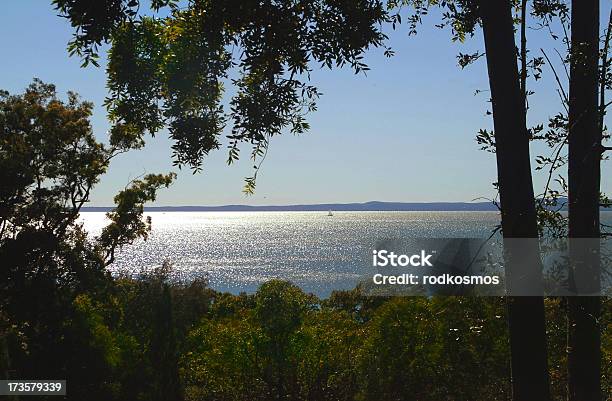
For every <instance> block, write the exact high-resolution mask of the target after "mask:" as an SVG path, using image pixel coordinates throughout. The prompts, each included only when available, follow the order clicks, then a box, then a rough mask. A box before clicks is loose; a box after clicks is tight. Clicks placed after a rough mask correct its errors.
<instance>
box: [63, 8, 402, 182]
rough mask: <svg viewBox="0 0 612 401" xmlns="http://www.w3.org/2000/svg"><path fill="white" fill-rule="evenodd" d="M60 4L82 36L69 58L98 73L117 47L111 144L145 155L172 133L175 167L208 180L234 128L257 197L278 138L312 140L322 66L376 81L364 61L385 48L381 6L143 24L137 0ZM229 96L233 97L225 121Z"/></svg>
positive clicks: (221, 11) (174, 17) (201, 14)
mask: <svg viewBox="0 0 612 401" xmlns="http://www.w3.org/2000/svg"><path fill="white" fill-rule="evenodd" d="M54 4H55V7H56V8H57V9H58V10H59V11H60V13H61V14H62V15H63V16H65V17H67V18H68V19H69V20H70V21H71V24H72V25H73V27H75V29H76V32H75V36H74V39H73V41H72V42H71V43H70V44H69V51H70V52H71V54H78V55H80V56H82V57H83V58H84V63H85V64H87V63H88V62H90V61H92V62H93V61H95V58H96V57H97V46H98V45H99V44H100V43H102V42H106V41H111V43H112V47H111V49H110V53H109V64H108V71H107V72H108V87H109V89H110V96H109V97H108V99H107V101H106V105H107V107H108V110H109V116H110V117H111V119H112V121H113V128H112V130H111V143H113V144H114V145H116V146H121V147H124V148H138V147H141V146H142V145H143V144H144V139H143V137H144V135H145V134H146V133H147V132H148V133H150V134H152V135H153V134H155V133H157V132H158V131H159V130H160V129H162V128H163V127H168V131H169V134H170V137H171V138H172V139H173V140H174V145H173V146H172V149H173V151H174V161H175V164H176V165H178V166H179V167H181V166H183V165H187V166H189V167H191V168H193V169H194V171H198V170H200V169H201V167H202V162H203V159H204V157H205V156H206V155H207V154H208V153H209V152H210V151H212V150H214V149H218V148H219V147H220V146H221V141H220V139H219V136H220V135H221V134H222V132H223V130H224V128H225V126H226V124H227V123H228V121H229V120H231V130H230V133H229V134H228V135H227V139H228V148H229V157H228V163H230V164H231V163H232V162H234V161H235V160H237V159H238V157H239V151H240V148H239V145H240V144H241V143H249V144H251V145H252V151H251V159H252V161H253V164H255V166H254V174H253V176H251V177H248V178H247V179H246V185H245V192H246V193H252V192H253V190H254V186H255V179H256V176H257V171H258V169H259V164H261V161H262V160H263V158H264V157H265V154H266V151H267V148H268V144H269V141H270V139H271V137H272V136H274V135H278V134H280V133H281V132H283V131H284V130H288V131H289V132H291V133H294V134H300V133H303V132H305V131H307V130H308V128H309V125H308V123H307V122H306V120H305V114H306V113H308V112H310V111H313V110H315V109H316V105H315V101H316V98H317V97H318V96H319V95H320V93H319V91H318V90H317V88H316V87H314V86H312V85H310V84H309V81H310V72H311V70H312V65H313V64H316V65H320V66H325V67H328V68H330V69H331V68H332V67H334V66H336V67H342V66H345V65H347V66H350V67H351V68H352V69H353V70H354V71H355V73H359V72H366V71H367V70H368V69H369V68H368V67H367V65H366V64H365V63H364V62H363V52H364V51H365V50H366V49H368V48H370V47H379V46H382V45H383V41H384V40H385V39H386V36H385V35H384V34H383V33H382V32H381V28H380V25H381V24H382V23H383V22H385V21H387V13H386V10H385V8H384V6H383V4H382V2H380V1H375V0H359V1H337V0H332V1H328V0H299V1H291V2H260V1H235V0H217V1H204V0H196V1H190V2H188V3H187V5H186V6H185V7H178V6H177V5H176V4H175V2H174V1H167V0H166V1H156V2H153V4H152V8H153V9H154V10H159V9H160V8H162V7H165V6H168V8H169V10H170V15H169V16H166V17H154V16H153V17H151V16H149V17H145V16H140V15H139V13H138V10H139V7H140V3H139V1H137V0H131V1H125V0H113V1H109V2H100V3H99V4H97V3H96V5H93V4H90V2H87V1H80V0H71V1H67V0H55V1H54ZM103 4H105V5H106V6H102V5H103ZM391 53H392V52H391V51H390V49H387V52H386V54H388V55H390V54H391ZM228 84H229V85H231V86H232V91H233V92H234V94H233V96H232V98H231V100H230V101H229V113H226V112H225V110H224V107H223V104H222V100H223V94H224V92H225V88H224V87H225V86H226V85H228ZM258 161H259V162H258Z"/></svg>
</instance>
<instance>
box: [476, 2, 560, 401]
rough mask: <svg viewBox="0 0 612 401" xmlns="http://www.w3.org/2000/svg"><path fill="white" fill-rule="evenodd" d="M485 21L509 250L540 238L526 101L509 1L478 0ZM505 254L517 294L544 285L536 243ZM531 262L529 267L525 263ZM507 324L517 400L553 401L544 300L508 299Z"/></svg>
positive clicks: (511, 284)
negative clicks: (526, 240) (532, 175)
mask: <svg viewBox="0 0 612 401" xmlns="http://www.w3.org/2000/svg"><path fill="white" fill-rule="evenodd" d="M478 6H479V12H480V17H481V21H482V27H483V33H484V40H485V49H486V58H487V67H488V72H489V86H490V89H491V101H492V105H493V125H494V130H495V146H496V157H497V175H498V185H499V193H500V203H501V215H502V231H503V235H504V248H505V250H508V249H509V248H513V247H516V242H513V241H512V240H509V239H512V238H535V239H537V237H538V228H537V216H536V209H535V201H534V193H533V184H532V180H531V162H530V157H529V138H528V135H527V126H526V116H525V114H526V112H525V102H524V99H523V96H522V92H521V86H520V80H519V74H518V68H517V51H516V45H515V42H514V24H513V20H512V11H511V2H510V0H497V1H492V0H480V1H478ZM507 255H508V256H506V261H505V262H506V282H507V284H508V286H509V288H510V290H511V291H514V292H515V293H516V292H517V291H520V290H521V289H523V290H525V291H526V292H527V293H531V295H533V294H534V293H536V292H537V288H538V287H539V286H541V280H542V264H541V261H540V253H539V247H538V244H537V240H534V241H529V242H527V243H525V242H523V243H521V246H520V251H517V250H516V249H515V252H509V253H507ZM525 261H527V263H525ZM508 323H509V330H510V350H511V369H512V398H513V400H514V401H547V400H550V390H549V377H548V367H547V353H546V330H545V320H544V299H543V298H542V297H538V296H514V297H513V296H510V297H508Z"/></svg>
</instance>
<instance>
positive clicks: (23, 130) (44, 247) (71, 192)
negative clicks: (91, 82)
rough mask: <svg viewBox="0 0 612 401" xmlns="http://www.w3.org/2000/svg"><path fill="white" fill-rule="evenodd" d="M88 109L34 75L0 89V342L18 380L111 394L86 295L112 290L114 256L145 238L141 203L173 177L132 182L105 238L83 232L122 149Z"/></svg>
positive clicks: (107, 359) (108, 351) (108, 364)
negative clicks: (86, 209)
mask: <svg viewBox="0 0 612 401" xmlns="http://www.w3.org/2000/svg"><path fill="white" fill-rule="evenodd" d="M91 111H92V104H91V103H89V102H83V101H81V100H80V99H79V97H78V95H76V94H75V93H69V94H68V97H67V100H66V101H63V100H61V99H60V98H59V97H58V96H57V93H56V90H55V87H54V86H53V85H49V84H45V83H43V82H41V81H39V80H34V82H33V83H32V84H31V85H30V86H29V87H28V88H27V90H26V91H25V92H24V93H23V94H19V95H10V94H9V93H8V92H6V91H2V92H0V181H1V182H2V186H0V260H2V269H0V311H1V314H0V317H1V318H2V320H3V321H2V322H1V323H0V327H1V328H2V332H0V337H3V338H2V341H0V344H3V343H5V341H6V338H9V339H10V340H11V341H10V342H11V345H10V346H9V351H10V355H9V356H10V361H11V369H12V370H13V371H14V377H21V378H22V377H65V378H66V379H67V380H69V381H70V380H71V379H74V381H73V383H76V385H73V386H72V387H71V396H73V397H75V399H82V398H83V397H87V398H91V399H108V398H109V392H110V391H111V389H110V388H109V387H107V386H106V384H105V383H106V381H105V380H104V378H105V377H106V375H107V374H109V372H110V370H111V369H112V365H113V360H114V359H115V358H114V356H113V352H112V347H107V346H105V345H104V343H105V341H106V340H104V338H107V337H108V336H106V335H100V333H101V331H99V330H103V327H104V326H103V325H102V324H98V321H97V320H98V319H97V318H96V317H95V316H94V315H92V314H91V313H90V311H92V310H93V309H92V308H90V307H89V306H88V305H89V304H90V302H89V301H88V300H89V299H93V300H97V299H100V298H101V297H104V295H105V294H107V293H108V291H109V287H110V286H111V280H110V275H109V272H108V271H107V270H106V267H107V265H108V264H109V263H111V262H112V258H111V257H110V255H113V254H114V252H115V249H117V248H118V247H120V246H122V245H123V244H126V243H129V242H130V241H134V240H135V239H136V238H141V237H143V236H145V235H146V233H147V230H148V228H149V227H148V226H147V225H146V224H145V223H144V222H143V221H142V218H143V216H142V210H143V209H142V204H143V203H144V202H146V201H150V200H153V199H155V193H156V190H157V189H158V188H160V187H163V186H168V185H169V184H170V182H171V181H172V178H173V176H172V175H168V176H156V175H150V176H147V177H145V178H144V179H143V180H136V181H134V182H133V183H132V185H131V186H129V187H127V188H126V189H125V190H124V191H122V192H121V193H120V194H119V195H118V197H117V198H116V200H117V202H118V204H119V207H118V208H117V209H115V210H114V211H113V212H111V213H110V217H111V220H112V223H111V225H109V227H107V228H106V229H105V230H104V234H103V236H102V237H101V238H90V237H88V236H87V234H86V233H85V232H84V230H83V229H82V225H81V224H80V223H79V222H78V220H77V219H78V216H79V212H80V210H81V208H82V206H83V205H84V204H86V203H87V202H88V201H89V194H90V192H91V189H92V188H93V186H94V185H95V184H96V183H97V182H98V180H99V178H100V176H101V175H102V174H103V173H104V172H105V171H106V169H107V167H108V164H109V162H110V160H111V159H112V158H113V157H114V156H115V155H116V154H118V153H120V152H122V151H123V149H122V148H119V147H106V146H104V145H102V144H100V143H98V142H97V141H96V140H95V137H94V135H93V131H92V129H91V125H90V122H89V117H90V116H91ZM92 313H93V312H92ZM98 329H99V330H98ZM99 340H100V341H99ZM3 352H4V350H3ZM4 368H5V369H6V367H4ZM87 372H90V373H91V372H95V374H89V375H88V374H87ZM93 390H95V391H94V392H93V393H92V392H91V391H93ZM86 394H88V395H86ZM94 397H97V398H94Z"/></svg>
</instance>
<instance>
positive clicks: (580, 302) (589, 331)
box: [567, 0, 606, 401]
mask: <svg viewBox="0 0 612 401" xmlns="http://www.w3.org/2000/svg"><path fill="white" fill-rule="evenodd" d="M604 60H605V58H604ZM604 62H605V61H604ZM603 68H604V70H605V69H606V66H603ZM598 94H599V1H598V0H589V1H585V0H581V1H577V0H573V1H572V20H571V53H570V87H569V120H568V124H569V135H568V153H569V165H568V178H569V180H568V186H569V236H570V238H592V239H595V241H592V240H591V241H589V242H588V243H585V242H581V241H580V240H577V241H576V240H572V239H570V256H571V257H572V260H573V261H576V264H575V265H574V266H572V268H571V270H570V280H572V281H574V282H573V283H572V284H574V285H575V284H576V281H577V280H576V277H577V276H579V277H580V281H581V283H580V284H581V285H583V286H585V287H583V288H580V289H579V290H580V292H581V293H583V292H587V293H589V292H590V293H595V294H596V293H598V292H599V287H600V283H599V270H600V269H599V264H600V256H599V237H600V234H601V233H600V222H599V204H600V176H601V173H600V163H601V153H602V145H601V141H602V130H601V127H600V123H599V121H600V110H599V100H598ZM585 280H586V281H585ZM567 303H568V305H567V306H568V322H567V323H568V324H567V328H568V394H569V400H572V401H583V400H589V401H597V400H600V399H601V336H600V326H599V324H600V323H599V321H600V320H599V319H600V314H601V300H600V298H599V297H598V296H576V297H568V300H567Z"/></svg>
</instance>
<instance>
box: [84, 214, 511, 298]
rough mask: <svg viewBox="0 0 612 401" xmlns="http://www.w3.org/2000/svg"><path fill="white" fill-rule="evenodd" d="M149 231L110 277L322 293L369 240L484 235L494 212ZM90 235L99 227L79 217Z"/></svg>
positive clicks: (254, 217) (239, 217)
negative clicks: (167, 266)
mask: <svg viewBox="0 0 612 401" xmlns="http://www.w3.org/2000/svg"><path fill="white" fill-rule="evenodd" d="M145 215H146V216H150V217H151V219H152V231H151V234H150V236H149V239H148V240H147V241H137V242H136V243H135V244H134V245H132V246H129V247H126V248H124V249H123V250H122V251H121V252H119V254H118V257H117V261H116V263H114V264H113V267H112V270H113V271H129V272H138V271H140V270H141V269H143V268H145V269H146V268H150V267H153V266H158V265H161V264H162V263H163V262H164V261H165V260H168V261H170V262H172V264H173V266H174V268H175V270H176V271H177V272H179V274H180V275H181V276H183V277H190V276H191V277H198V276H199V277H201V276H203V275H206V276H207V277H208V278H209V280H210V283H211V286H212V287H213V288H215V289H218V290H222V291H231V292H234V293H236V292H239V291H248V292H251V291H254V290H255V289H256V288H257V287H258V286H259V285H260V284H261V283H262V282H264V281H266V280H269V279H272V278H282V279H286V280H290V281H292V282H294V283H296V284H298V285H300V286H301V287H302V288H303V289H304V290H306V291H309V292H314V293H316V294H319V295H327V294H329V292H330V291H331V290H332V289H348V288H352V287H354V285H355V284H356V282H357V279H358V277H359V276H360V275H361V274H363V271H364V268H365V266H364V264H365V263H366V262H365V261H366V259H367V258H368V255H369V254H370V253H371V249H372V247H373V245H374V244H375V243H376V241H378V240H381V239H387V238H407V237H413V238H424V237H487V236H488V235H489V234H490V233H491V230H492V229H493V228H494V227H495V225H496V224H498V223H499V215H498V214H497V213H495V212H336V213H334V216H333V217H329V216H328V215H327V213H326V212H148V213H145ZM81 220H82V221H83V223H84V227H85V229H86V230H87V231H88V232H89V233H90V234H91V235H97V234H99V233H100V231H101V230H102V228H103V227H104V225H105V224H106V221H105V215H104V213H102V212H84V213H82V214H81Z"/></svg>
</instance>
